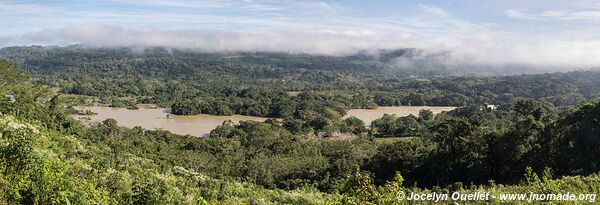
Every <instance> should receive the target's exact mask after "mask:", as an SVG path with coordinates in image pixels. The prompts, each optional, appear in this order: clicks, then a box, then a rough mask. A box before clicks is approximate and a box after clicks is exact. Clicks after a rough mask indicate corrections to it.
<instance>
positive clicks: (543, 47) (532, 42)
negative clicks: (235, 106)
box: [0, 0, 600, 69]
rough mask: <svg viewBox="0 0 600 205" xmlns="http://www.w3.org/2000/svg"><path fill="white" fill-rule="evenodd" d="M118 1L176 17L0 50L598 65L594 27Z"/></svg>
mask: <svg viewBox="0 0 600 205" xmlns="http://www.w3.org/2000/svg"><path fill="white" fill-rule="evenodd" d="M125 1H127V2H128V4H144V3H148V4H149V7H151V8H154V7H153V6H157V5H163V6H166V7H173V8H176V9H174V10H161V9H157V10H155V9H151V8H150V9H149V8H146V7H144V8H141V9H140V10H127V11H121V12H114V13H113V12H108V11H102V10H99V11H94V12H89V11H71V12H68V14H69V15H70V16H71V17H73V18H78V19H85V20H80V21H76V20H71V21H72V22H75V23H69V24H67V25H70V26H54V27H48V29H41V30H38V31H34V32H27V33H26V34H23V35H21V36H20V37H11V38H10V39H11V40H10V41H8V42H6V39H5V40H2V39H0V43H2V41H4V44H5V45H6V44H10V45H22V44H43V45H67V44H84V45H88V46H98V47H100V46H132V47H144V46H160V47H172V48H186V49H194V50H203V51H211V52H219V51H276V52H294V53H311V54H329V55H344V54H351V53H354V52H357V51H359V50H376V49H397V48H419V49H423V50H425V53H426V54H428V53H429V54H430V53H437V52H446V51H450V54H449V57H448V58H445V59H443V60H445V61H446V62H448V63H452V64H460V63H469V64H490V65H499V66H503V65H515V64H518V65H527V66H538V67H551V68H554V69H571V68H588V67H599V66H600V36H597V33H598V32H599V31H600V30H599V29H595V28H591V27H586V28H585V29H583V30H582V29H579V30H577V29H571V30H566V31H561V32H552V33H551V32H537V33H536V32H535V31H527V30H525V31H523V30H520V31H514V30H513V31H511V30H501V29H497V28H498V27H496V26H494V25H491V26H490V25H489V24H481V23H474V22H472V21H468V20H465V19H462V18H459V17H457V16H455V15H453V14H452V13H450V12H448V11H447V10H444V9H443V8H440V7H436V6H432V5H418V7H417V8H420V9H421V13H418V14H416V15H410V16H406V15H403V16H385V15H382V16H374V17H373V16H369V17H365V16H361V15H360V14H357V13H353V12H349V13H346V12H348V11H347V10H346V8H343V7H341V6H338V5H336V4H330V3H324V2H318V1H286V0H283V1H258V0H256V1H242V0H239V1H234V0H224V1H223V2H225V3H221V1H218V2H217V3H215V2H192V3H191V4H186V2H185V1H181V0H175V1H164V0H159V1H147V0H140V1H129V0H125ZM282 2H283V3H282ZM229 4H236V5H237V4H240V5H243V6H235V7H236V8H238V10H235V12H234V13H236V14H238V13H240V15H222V14H220V13H219V12H216V13H210V12H193V11H182V10H180V9H185V8H187V7H185V6H187V5H189V6H191V8H193V9H192V10H194V9H196V8H197V9H198V10H202V9H203V8H215V9H217V10H218V9H223V10H227V11H228V9H231V8H228V6H226V5H229ZM1 6H2V4H0V9H1V8H2V7H1ZM34 7H35V6H34ZM253 9H256V11H260V10H261V9H264V10H265V11H266V13H269V16H266V17H265V16H263V14H261V15H258V16H254V15H247V14H246V13H245V12H238V11H239V10H244V11H254V10H253ZM30 10H31V9H30ZM211 11H212V10H211ZM586 11H587V10H586ZM589 11H594V9H590V10H589ZM506 14H507V15H509V16H511V17H513V18H520V19H568V18H573V19H585V18H592V17H593V16H594V15H595V13H593V12H592V13H589V12H581V11H580V12H578V13H573V12H571V11H566V10H546V11H543V12H532V11H530V10H507V11H506ZM0 17H2V14H0ZM71 21H69V22H71ZM149 21H152V22H151V23H148V22H149ZM81 22H83V23H81ZM88 22H113V23H104V24H103V23H88ZM0 23H1V22H0ZM146 23H148V24H146ZM172 25H173V26H172ZM36 27H38V26H37V25H36ZM204 28H208V29H204ZM4 35H12V34H4ZM0 37H1V36H0Z"/></svg>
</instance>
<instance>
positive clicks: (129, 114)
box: [75, 106, 454, 136]
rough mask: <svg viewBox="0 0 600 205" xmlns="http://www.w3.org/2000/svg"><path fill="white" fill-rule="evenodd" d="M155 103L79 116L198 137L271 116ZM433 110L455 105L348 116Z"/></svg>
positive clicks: (367, 111)
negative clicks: (176, 109)
mask: <svg viewBox="0 0 600 205" xmlns="http://www.w3.org/2000/svg"><path fill="white" fill-rule="evenodd" d="M150 107H151V106H140V109H138V110H128V109H125V108H111V107H101V106H78V107H75V108H76V109H78V110H83V111H85V110H90V111H92V112H94V113H97V115H89V116H81V115H77V116H76V118H77V119H79V120H81V121H84V122H86V123H91V122H100V121H103V120H105V119H108V118H113V119H115V120H117V122H119V125H120V126H125V127H130V128H132V127H135V126H140V127H143V128H145V129H149V130H154V129H164V130H168V131H171V132H173V133H177V134H184V135H185V134H189V135H194V136H205V135H207V134H209V133H210V131H211V130H213V129H215V128H216V127H217V126H219V125H221V124H222V123H223V121H226V120H231V121H232V122H234V123H239V121H243V120H252V121H259V122H262V121H265V120H266V119H268V118H264V117H252V116H242V115H232V116H215V115H206V114H200V115H192V116H178V115H168V113H167V111H166V110H165V109H163V108H154V109H153V108H150ZM421 109H429V110H431V111H433V112H434V113H439V112H442V111H448V110H452V109H454V107H428V106H396V107H378V108H377V109H353V110H349V111H348V115H346V116H345V117H348V116H356V117H358V118H359V119H361V120H363V121H364V122H365V123H366V124H367V125H368V124H370V123H371V121H373V120H375V119H377V118H381V116H383V114H386V113H387V114H396V115H398V116H406V115H409V114H413V115H417V114H419V110H421Z"/></svg>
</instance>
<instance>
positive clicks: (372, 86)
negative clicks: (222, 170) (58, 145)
mask: <svg viewBox="0 0 600 205" xmlns="http://www.w3.org/2000/svg"><path fill="white" fill-rule="evenodd" d="M419 55H422V54H420V51H418V50H415V49H404V50H395V51H380V52H379V53H377V55H373V54H367V53H359V54H356V55H351V56H337V57H336V56H313V55H305V54H285V53H258V52H257V53H240V52H232V53H200V52H191V51H182V50H174V49H162V48H153V49H144V50H136V49H132V48H83V47H80V46H69V47H39V46H32V47H8V48H3V49H0V58H4V59H8V60H9V61H12V62H14V63H16V64H18V65H19V66H21V67H22V68H23V69H25V70H26V71H27V72H28V73H30V74H32V75H33V76H34V77H36V78H38V79H40V80H42V81H43V82H44V83H45V84H48V85H52V86H56V87H60V88H62V90H63V92H65V93H71V94H81V95H90V96H99V97H107V98H109V97H118V96H122V97H124V96H127V97H133V98H132V99H134V102H129V103H140V102H143V103H156V104H160V105H162V106H171V105H173V104H174V103H175V102H181V101H191V102H193V103H191V102H181V103H184V104H186V106H187V105H189V104H193V105H189V106H188V107H195V108H197V111H190V112H189V113H197V112H201V111H202V109H204V111H202V112H206V113H209V114H231V113H238V114H249V115H258V116H278V117H280V116H284V114H282V113H277V112H275V111H273V110H276V109H278V108H275V107H274V106H273V105H274V104H277V102H279V101H280V100H279V101H278V100H273V99H274V98H277V99H282V100H291V101H297V100H295V99H292V97H291V96H287V95H285V93H281V92H283V91H335V93H337V94H340V93H345V94H346V95H345V96H336V98H347V99H352V101H354V102H357V103H349V102H346V103H343V104H344V105H343V106H337V107H341V108H340V109H338V110H344V109H348V108H353V107H354V108H358V107H373V106H376V105H379V106H389V105H454V106H462V105H468V104H483V103H494V104H510V103H512V102H514V100H515V99H516V98H531V99H536V100H544V101H547V102H549V103H552V104H554V105H557V106H572V105H578V104H579V103H581V102H582V101H585V100H591V99H596V98H598V96H600V89H597V88H598V87H600V72H593V71H576V72H567V73H551V74H536V75H516V76H496V77H494V76H488V77H482V76H479V77H478V76H456V75H457V74H458V73H455V72H453V71H451V69H450V68H447V67H443V66H433V65H431V66H427V65H428V64H432V63H431V62H429V63H428V62H427V61H426V60H427V58H424V59H423V60H422V61H420V62H415V63H412V64H411V65H410V66H408V67H405V68H400V67H398V62H397V59H399V58H400V59H402V58H403V59H407V58H410V57H414V56H419ZM433 62H435V61H433ZM515 69H518V68H515ZM467 70H468V69H467ZM475 70H480V69H475ZM463 71H464V70H463ZM467 73H469V72H467ZM248 88H260V89H261V90H259V91H258V93H257V92H256V91H251V92H250V93H253V94H249V91H247V90H245V89H248ZM339 91H342V92H339ZM259 98H260V99H259ZM242 100H243V101H244V102H240V101H242ZM265 100H266V101H265ZM342 101H345V100H342ZM265 102H267V103H265ZM194 103H195V104H194ZM215 103H218V104H220V105H227V106H226V107H223V109H224V110H225V111H214V110H212V111H211V110H207V109H205V108H202V106H201V105H199V104H215ZM116 104H117V105H118V104H119V103H116ZM235 104H238V105H237V106H236V105H235ZM239 104H241V105H239ZM259 105H260V106H262V107H259ZM240 107H245V108H240ZM250 107H251V108H250ZM249 110H251V111H249ZM274 112H275V113H274ZM183 113H184V112H182V114H183Z"/></svg>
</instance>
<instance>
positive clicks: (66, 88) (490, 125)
mask: <svg viewBox="0 0 600 205" xmlns="http://www.w3.org/2000/svg"><path fill="white" fill-rule="evenodd" d="M0 53H2V54H1V55H0V56H2V57H3V58H7V59H8V60H9V61H12V62H14V63H15V64H13V63H11V62H8V61H4V60H2V61H0V113H2V114H0V203H4V204H17V203H18V204H51V203H56V204H67V203H69V204H240V203H246V204H398V203H400V204H404V203H407V204H410V202H407V201H399V200H397V199H396V197H397V193H398V192H417V193H432V192H446V193H447V192H451V191H457V190H458V191H462V192H477V191H486V192H492V193H529V192H533V193H563V192H571V193H577V194H579V193H586V194H589V193H596V194H597V193H600V177H599V176H598V175H597V173H598V170H600V167H599V166H600V149H599V148H600V134H599V133H600V103H599V102H597V101H595V99H596V98H597V97H598V92H599V91H598V89H596V88H598V85H599V84H598V83H599V80H598V78H597V76H599V75H600V74H599V73H596V72H591V71H585V72H584V71H581V72H569V73H553V74H541V75H522V76H504V77H481V76H479V77H478V76H470V77H443V76H435V75H430V74H426V75H421V76H420V77H417V76H406V75H408V74H407V73H403V72H406V71H398V70H395V68H394V67H392V66H391V65H390V64H389V63H390V62H387V61H386V60H382V59H370V58H369V57H368V56H367V57H365V56H348V57H324V56H322V57H318V56H317V57H312V56H303V55H290V54H272V53H234V54H198V53H193V52H182V51H176V50H173V51H171V53H169V52H167V50H160V49H157V50H150V51H148V52H144V53H135V52H132V51H130V50H128V49H83V48H77V47H76V48H45V47H26V48H5V49H3V50H2V51H1V52H0ZM237 58H239V59H237ZM354 58H358V60H352V59H354ZM360 58H367V59H360ZM232 59H234V60H232ZM19 66H22V67H23V70H21V69H20V68H19ZM365 67H368V68H370V69H372V72H367V71H365V70H364V68H365ZM26 72H27V73H30V74H31V75H32V76H33V78H31V79H30V78H29V76H28V74H26ZM415 75H416V74H415ZM48 85H50V86H54V87H60V88H61V89H62V90H61V91H62V92H65V93H69V94H81V95H91V96H97V97H103V98H107V99H108V100H107V102H109V101H110V102H113V101H117V100H124V101H128V102H129V103H133V104H135V103H139V102H153V103H158V104H161V105H163V106H171V108H172V111H173V112H175V113H178V114H196V113H211V114H231V113H241V114H247V115H258V116H269V117H283V118H284V119H283V120H282V121H279V120H275V119H272V120H267V121H265V122H252V121H244V122H241V123H239V124H233V123H231V122H224V123H223V124H222V125H221V126H219V127H218V128H216V129H215V130H213V131H212V132H211V133H210V135H209V136H208V137H206V138H198V137H194V136H181V135H176V134H172V133H170V132H168V131H162V130H144V129H142V128H139V127H136V128H125V127H120V126H119V125H118V123H117V122H116V121H115V120H112V119H108V120H105V121H103V122H101V123H97V124H94V125H91V126H84V125H82V124H81V123H79V122H78V121H76V120H74V119H73V118H72V117H71V116H70V115H69V114H70V113H72V112H73V110H72V109H71V108H70V107H69V106H68V105H69V104H70V103H71V101H70V97H69V96H64V95H61V94H57V93H56V92H54V91H53V90H52V89H49V88H48V87H47V86H48ZM290 91H304V92H301V93H299V94H298V95H294V94H290V93H289V92H290ZM129 96H133V99H122V98H118V97H129ZM449 96H454V97H456V98H451V97H449ZM413 97H414V99H413ZM111 98H113V99H111ZM415 99H419V100H421V101H416V100H415ZM434 99H438V100H439V102H440V103H439V104H440V105H441V104H443V105H459V106H461V107H460V108H458V109H455V110H453V111H450V112H444V113H440V114H435V115H434V114H433V113H431V112H430V111H426V110H423V111H421V112H420V113H419V115H418V116H412V115H410V116H395V115H385V116H383V117H382V118H380V119H378V120H375V121H374V122H373V123H372V125H371V127H367V126H366V125H365V123H364V122H362V121H361V120H360V119H358V118H352V117H351V118H347V119H342V118H341V116H342V115H343V113H345V111H346V110H347V109H349V108H355V107H375V106H378V105H379V106H381V105H400V104H402V105H406V104H412V105H420V104H427V105H438V104H437V103H434V102H437V101H435V100H434ZM452 99H455V100H457V101H453V100H452ZM417 102H418V103H417ZM484 102H489V103H497V104H500V105H501V106H500V107H499V109H496V110H488V109H482V106H481V104H482V103H484ZM178 109H180V110H178ZM211 109H212V111H211ZM315 131H330V132H341V133H346V134H348V135H349V136H352V137H348V138H341V139H338V138H335V137H320V136H317V135H315ZM382 139H390V140H382ZM491 202H498V201H494V200H491V201H473V202H466V203H482V204H486V203H491ZM511 203H526V201H512V202H511ZM539 203H546V202H544V201H542V202H539ZM581 203H594V202H581Z"/></svg>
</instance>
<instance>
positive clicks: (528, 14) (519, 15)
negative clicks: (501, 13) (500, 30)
mask: <svg viewBox="0 0 600 205" xmlns="http://www.w3.org/2000/svg"><path fill="white" fill-rule="evenodd" d="M505 14H506V15H507V16H508V17H511V18H516V19H529V20H583V21H593V22H600V9H588V10H545V11H539V12H534V11H530V10H527V9H509V10H506V11H505Z"/></svg>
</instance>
